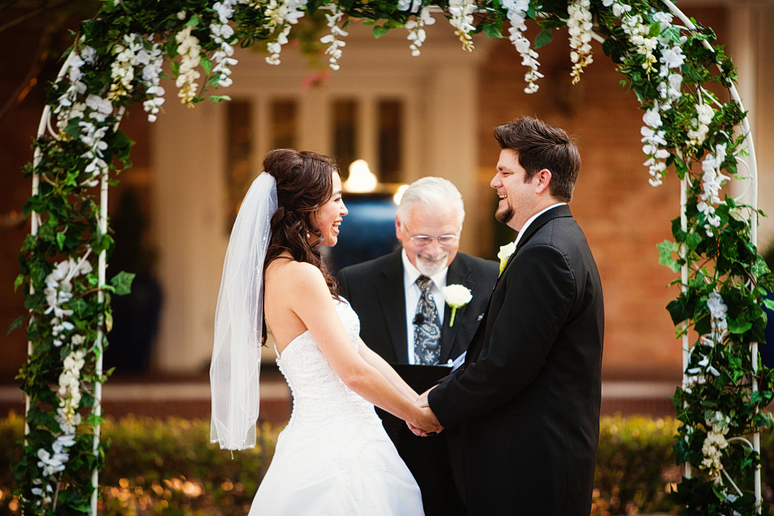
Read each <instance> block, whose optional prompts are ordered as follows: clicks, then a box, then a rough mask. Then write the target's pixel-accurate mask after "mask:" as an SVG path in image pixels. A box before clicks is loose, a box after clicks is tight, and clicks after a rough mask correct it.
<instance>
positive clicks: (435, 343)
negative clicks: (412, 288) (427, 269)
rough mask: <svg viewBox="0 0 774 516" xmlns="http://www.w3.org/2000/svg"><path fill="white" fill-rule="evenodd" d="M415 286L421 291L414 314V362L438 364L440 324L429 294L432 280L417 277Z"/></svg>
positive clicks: (436, 310)
mask: <svg viewBox="0 0 774 516" xmlns="http://www.w3.org/2000/svg"><path fill="white" fill-rule="evenodd" d="M417 286H418V287H419V289H420V290H421V291H422V294H421V295H420V296H419V303H417V312H416V315H415V316H414V363H415V364H421V365H438V358H439V357H440V355H441V326H440V324H439V323H438V309H437V308H436V306H435V301H433V296H432V295H430V289H431V288H433V280H431V279H430V278H428V277H427V276H420V277H419V278H417Z"/></svg>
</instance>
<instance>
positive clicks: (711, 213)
mask: <svg viewBox="0 0 774 516" xmlns="http://www.w3.org/2000/svg"><path fill="white" fill-rule="evenodd" d="M725 159H726V144H725V143H721V144H718V145H716V146H715V154H707V155H706V156H705V157H704V160H703V161H702V162H701V169H702V171H703V172H704V174H703V175H702V178H701V188H702V192H701V194H700V195H699V199H701V200H700V201H699V203H698V204H697V205H696V208H697V209H698V210H699V211H700V212H701V213H703V214H704V215H705V216H706V220H707V223H706V224H705V225H704V229H705V230H706V231H707V236H712V228H718V227H720V217H719V216H718V215H717V214H716V213H715V206H714V205H715V204H718V203H720V202H722V201H721V200H720V189H721V187H722V186H723V183H724V182H726V181H727V180H729V179H730V178H729V177H728V176H726V175H723V174H722V173H721V172H720V169H721V166H722V165H723V162H724V161H725Z"/></svg>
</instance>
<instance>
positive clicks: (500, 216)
mask: <svg viewBox="0 0 774 516" xmlns="http://www.w3.org/2000/svg"><path fill="white" fill-rule="evenodd" d="M512 218H513V206H511V205H510V204H509V205H508V207H507V208H505V209H504V210H503V211H496V212H495V219H497V222H501V223H503V224H506V225H507V224H508V222H510V221H511V219H512Z"/></svg>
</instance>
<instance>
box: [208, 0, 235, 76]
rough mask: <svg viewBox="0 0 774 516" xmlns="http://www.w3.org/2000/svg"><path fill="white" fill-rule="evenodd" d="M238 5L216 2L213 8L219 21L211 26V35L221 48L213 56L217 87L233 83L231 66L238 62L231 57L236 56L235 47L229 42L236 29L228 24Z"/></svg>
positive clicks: (233, 0)
mask: <svg viewBox="0 0 774 516" xmlns="http://www.w3.org/2000/svg"><path fill="white" fill-rule="evenodd" d="M237 3H238V2H237V0H222V1H221V2H215V4H214V5H213V6H212V8H213V9H214V10H215V12H216V13H218V21H217V22H213V23H211V24H210V33H211V34H212V41H214V42H215V43H217V44H218V45H220V48H219V49H218V50H216V51H215V53H214V54H213V55H212V60H213V61H214V62H215V66H214V67H213V68H212V74H213V76H214V77H215V80H216V81H217V82H216V84H217V86H218V87H223V88H226V87H228V86H231V84H232V82H233V81H232V80H231V77H229V76H230V75H231V69H230V68H229V66H233V65H235V64H237V60H236V59H234V58H233V57H231V56H233V55H234V47H232V46H231V45H230V44H229V43H228V40H229V39H231V37H232V36H233V35H234V29H233V28H231V26H230V25H229V24H228V22H229V20H230V19H231V17H232V16H233V15H234V6H235V5H236V4H237Z"/></svg>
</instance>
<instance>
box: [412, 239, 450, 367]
mask: <svg viewBox="0 0 774 516" xmlns="http://www.w3.org/2000/svg"><path fill="white" fill-rule="evenodd" d="M401 257H402V258H403V290H404V292H405V293H406V337H408V338H407V339H406V341H407V343H408V363H409V364H412V365H413V364H414V316H415V315H416V313H417V304H418V303H419V296H421V295H422V291H421V290H420V288H419V285H417V283H416V281H417V278H419V277H420V276H422V273H421V272H419V270H418V269H417V268H416V267H414V265H413V264H412V263H411V261H410V260H409V258H408V255H407V254H406V251H405V249H404V250H403V251H401ZM448 273H449V268H448V267H445V268H444V269H443V270H442V271H441V272H439V273H438V274H436V275H435V276H430V279H431V280H433V288H431V289H430V295H431V297H432V298H433V301H434V302H435V306H436V308H437V309H438V320H439V323H440V325H441V328H443V316H444V309H445V307H446V300H445V299H444V297H443V291H442V290H441V289H442V288H443V287H445V286H446V275H447V274H448Z"/></svg>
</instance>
